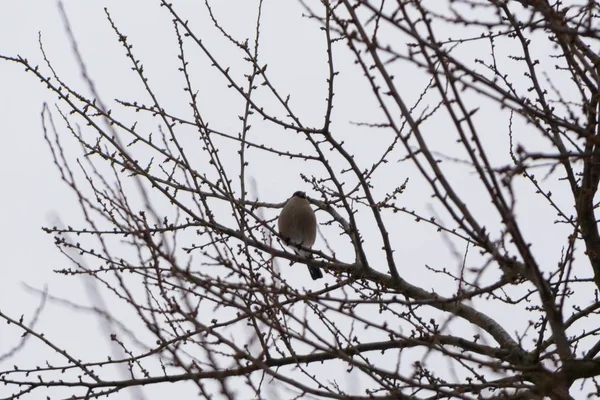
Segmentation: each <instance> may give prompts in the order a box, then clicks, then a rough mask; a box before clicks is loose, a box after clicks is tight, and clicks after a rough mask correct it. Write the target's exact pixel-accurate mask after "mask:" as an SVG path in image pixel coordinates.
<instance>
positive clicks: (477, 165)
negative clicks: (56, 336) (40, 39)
mask: <svg viewBox="0 0 600 400" xmlns="http://www.w3.org/2000/svg"><path fill="white" fill-rule="evenodd" d="M161 5H162V6H163V7H164V9H165V10H166V12H167V13H168V15H169V16H170V17H171V18H172V21H173V31H174V34H175V35H174V37H175V38H176V42H174V44H175V45H176V46H177V48H178V55H177V57H178V62H179V69H178V76H179V79H180V80H179V81H178V82H171V83H169V84H171V85H180V84H181V82H183V85H184V91H183V92H182V93H183V95H185V96H186V102H187V108H186V109H184V110H181V109H178V108H176V107H173V108H170V107H169V106H168V105H167V103H168V101H167V99H164V100H163V99H162V98H161V97H160V96H159V95H158V94H157V91H156V87H157V85H158V83H157V82H153V81H152V79H149V78H148V77H147V75H146V71H145V69H144V65H143V61H142V60H139V59H138V57H137V56H136V53H135V50H134V49H135V48H134V46H133V43H130V40H129V38H128V37H127V32H126V31H127V26H126V25H124V26H121V24H118V23H117V22H115V20H114V19H113V18H112V16H111V14H110V13H109V12H108V11H107V12H106V17H107V20H108V21H109V23H110V24H111V26H112V28H113V30H114V32H115V34H116V38H117V40H118V41H119V42H120V44H121V45H122V48H123V49H124V50H125V52H126V56H127V58H128V59H129V61H130V63H131V67H132V69H133V71H134V72H135V74H136V76H137V77H138V78H139V82H141V83H142V84H143V86H144V88H145V91H146V94H147V96H146V98H147V99H148V100H142V99H138V100H117V101H116V102H115V103H113V104H107V103H105V102H103V101H102V100H101V98H100V95H99V94H98V93H97V88H96V87H95V86H94V80H93V79H92V77H89V76H88V75H87V70H86V68H85V62H84V61H83V60H81V61H80V66H81V68H82V71H83V72H84V76H85V77H86V79H87V82H88V85H87V88H85V89H86V90H87V92H89V93H90V94H89V95H84V94H82V90H81V89H77V88H75V87H73V85H72V84H70V83H69V82H68V80H65V79H64V77H61V76H59V74H58V73H56V72H55V70H54V68H53V63H52V62H51V61H50V59H51V56H50V55H46V53H43V54H44V59H45V60H46V65H45V66H43V67H37V66H36V65H33V64H32V63H30V62H29V61H28V60H27V59H26V58H23V57H17V56H9V55H1V56H0V57H1V59H2V60H4V61H5V62H14V63H17V64H20V65H22V66H24V67H25V69H26V71H27V72H28V73H29V74H33V75H34V76H35V77H36V78H37V79H39V80H41V82H42V83H43V84H44V85H47V87H48V89H49V90H50V91H51V92H53V93H54V94H55V95H57V96H58V97H59V101H58V104H56V105H52V106H45V107H44V109H43V113H42V115H43V122H44V133H45V138H46V140H47V142H48V145H49V148H50V150H51V151H52V155H53V157H54V161H55V165H56V167H57V168H58V170H59V171H60V174H61V177H62V179H63V181H64V182H65V184H66V186H68V187H69V188H70V189H71V190H72V191H73V192H74V193H75V194H76V196H77V199H78V203H79V205H80V207H81V210H82V211H83V214H84V217H85V223H84V224H83V226H68V225H69V222H65V223H66V224H67V226H66V227H61V226H57V227H48V228H45V229H46V231H47V232H48V233H50V234H52V236H53V237H54V240H55V242H56V245H57V247H58V248H59V249H60V251H62V252H64V254H65V255H66V256H67V257H69V258H70V259H71V260H72V261H73V267H72V268H70V269H68V270H62V271H58V272H59V273H62V274H65V275H85V276H89V277H91V278H93V280H94V282H95V283H96V284H97V288H98V290H99V291H100V292H101V293H103V296H109V295H110V296H113V297H116V298H117V299H118V301H119V302H120V304H122V306H123V308H128V309H130V310H133V313H131V317H128V319H127V320H123V319H122V318H120V317H119V314H118V312H116V311H115V312H107V311H106V310H104V309H102V308H101V307H98V308H95V309H94V310H92V311H95V312H97V313H98V314H99V316H101V318H103V319H105V320H106V321H108V324H110V326H111V333H110V338H111V340H112V341H113V342H114V343H115V344H116V345H117V347H118V348H120V350H121V353H117V354H121V355H117V356H113V357H109V358H108V359H98V360H94V361H82V360H81V358H80V357H76V356H74V355H72V354H71V353H70V352H69V350H68V349H61V348H58V347H56V346H55V345H54V344H53V342H52V338H51V337H46V336H44V335H42V334H41V332H37V331H36V330H35V328H34V327H32V325H30V324H29V323H28V322H26V321H23V320H17V319H15V318H12V317H10V316H8V315H6V314H4V313H0V316H1V317H2V318H3V319H4V320H6V321H7V322H10V323H12V324H14V325H13V326H15V327H16V329H20V330H22V331H23V332H24V333H26V334H27V336H26V338H29V339H28V340H29V341H34V340H35V341H39V342H41V343H43V344H44V345H45V346H47V348H48V349H50V350H51V351H52V352H55V353H57V354H58V355H59V361H57V362H55V363H50V362H46V364H44V366H38V367H31V366H23V365H20V364H19V363H17V365H15V367H14V368H13V367H12V366H11V367H10V368H9V367H6V366H7V365H10V364H7V363H8V362H9V360H12V361H14V358H15V354H19V353H18V350H19V349H20V348H21V346H24V345H27V344H28V343H26V342H23V343H22V344H21V345H19V346H17V347H16V348H15V349H14V351H12V352H10V353H7V354H6V355H5V356H4V357H3V358H2V360H3V363H2V365H3V366H5V367H3V368H2V371H1V372H0V382H2V383H3V384H4V385H5V386H6V387H9V388H11V390H12V395H11V396H8V398H10V399H16V398H21V397H22V396H24V395H27V394H29V393H34V395H35V396H36V398H41V396H43V395H45V394H46V393H54V392H52V391H53V390H55V389H65V390H66V391H67V392H68V393H69V395H72V396H73V397H69V398H74V399H75V398H76V399H93V398H103V397H106V396H109V395H112V394H115V393H117V392H120V391H122V390H124V389H127V388H132V387H142V386H146V387H148V386H149V385H152V384H160V383H167V382H188V383H190V384H192V385H195V389H196V391H199V392H200V393H201V395H202V396H203V397H206V398H215V397H222V398H229V399H234V398H250V397H253V398H316V397H320V398H339V399H346V398H352V399H434V398H435V399H446V398H448V399H449V398H453V399H454V398H456V399H479V398H489V399H492V398H494V399H535V398H539V399H542V398H551V399H569V398H572V397H571V396H573V395H574V394H575V393H577V394H580V395H583V394H586V395H590V396H592V395H596V396H599V395H600V386H599V383H598V381H597V379H596V377H597V376H598V375H600V359H599V358H597V353H598V352H599V351H600V339H599V338H598V335H599V334H600V324H598V321H599V317H598V313H599V309H600V302H599V301H598V288H600V233H599V230H598V227H597V221H596V217H595V211H596V208H597V207H598V203H597V200H598V199H597V197H596V193H597V190H598V182H599V180H600V154H599V153H598V152H597V150H596V148H597V146H598V145H599V144H600V127H599V126H598V120H599V117H598V112H599V104H598V103H599V93H600V92H599V86H600V54H599V53H598V45H599V44H600V41H599V40H598V39H599V38H600V36H599V35H600V30H599V26H598V21H597V18H598V15H599V13H600V6H599V5H598V4H597V3H596V2H593V1H580V2H575V1H569V2H565V1H548V0H517V1H508V0H497V1H496V0H490V1H483V0H482V1H477V0H455V1H449V2H444V1H419V0H397V1H385V0H380V1H378V2H370V1H360V0H358V1H346V0H340V1H335V2H330V1H327V0H324V1H321V2H318V1H301V2H300V5H301V6H302V9H303V12H302V15H303V18H305V19H306V20H308V21H309V22H310V23H311V24H313V27H314V29H315V30H320V32H321V34H322V44H323V46H320V47H318V48H315V49H314V52H315V54H320V55H323V54H325V56H326V57H325V60H326V61H325V63H324V64H323V67H324V68H325V69H326V71H327V81H326V84H327V86H326V89H327V90H326V91H327V96H326V99H325V101H324V102H323V107H322V114H321V115H320V116H319V118H321V120H320V121H321V122H318V123H315V122H314V121H316V119H315V118H314V117H310V118H308V117H306V116H303V111H302V110H299V109H298V108H297V107H296V106H295V105H294V99H295V97H294V95H295V94H294V93H291V94H289V95H288V94H287V93H286V91H285V90H284V89H282V88H281V85H282V83H284V82H281V81H279V82H277V81H276V80H274V79H272V78H271V76H272V75H271V74H272V73H273V72H272V71H273V70H272V68H268V65H269V61H270V60H265V59H263V58H262V56H261V52H260V51H259V50H260V46H261V44H262V43H263V41H264V40H265V37H264V34H263V31H262V29H263V24H264V21H263V18H264V16H263V14H264V12H265V9H268V7H269V4H268V2H267V3H265V2H263V1H259V2H258V4H257V8H256V13H255V15H254V16H253V18H256V19H255V21H256V23H255V26H254V32H253V37H250V38H249V39H245V38H243V39H239V38H237V37H236V36H235V35H234V34H233V33H231V31H229V30H228V29H227V28H226V26H227V23H226V22H224V20H226V19H227V16H219V15H217V13H215V12H214V10H213V8H212V7H211V5H210V3H209V2H206V3H205V9H204V10H205V13H206V15H207V16H209V17H210V19H211V21H212V24H213V28H214V31H215V32H218V33H219V34H220V39H219V40H225V42H226V43H228V45H229V47H230V49H231V50H232V51H236V52H237V53H236V54H239V56H240V57H239V63H238V64H237V65H236V66H235V67H233V68H232V67H231V66H229V65H228V64H227V63H226V62H225V61H223V58H222V57H221V54H220V53H219V51H218V50H215V48H214V47H213V46H211V41H210V40H209V39H207V38H204V37H201V36H200V35H199V34H198V32H197V31H196V30H195V29H194V27H193V25H194V24H193V21H192V19H193V16H189V15H182V14H181V13H180V12H179V11H178V8H177V6H176V5H172V4H171V3H168V2H165V1H162V2H161ZM282 34H289V33H288V32H284V33H282ZM73 45H74V48H75V52H76V54H79V53H78V52H77V41H76V40H75V38H73ZM42 51H43V47H42ZM290 51H293V50H292V49H290ZM198 53H201V54H202V57H203V58H200V57H197V56H196V55H197V54H198ZM282 56H284V55H282ZM318 59H319V58H318V56H316V55H315V60H318ZM350 59H351V60H350ZM348 60H350V61H348ZM311 62H315V61H314V60H311ZM201 63H204V64H205V65H209V66H210V67H211V68H212V69H213V71H215V72H217V73H218V74H219V76H220V77H221V78H222V79H223V80H224V82H226V83H225V85H224V86H223V92H224V93H225V92H227V91H228V92H227V93H231V91H233V92H234V93H235V96H236V97H237V102H236V103H233V104H232V106H231V110H230V111H231V115H232V117H235V118H237V119H236V124H237V125H235V126H234V125H230V127H229V128H224V129H222V128H221V127H219V126H218V124H212V123H211V120H212V116H211V115H210V114H209V113H207V112H206V107H205V106H204V107H203V105H202V104H204V102H205V98H203V95H204V94H203V93H202V91H201V90H200V89H199V88H198V87H197V86H196V85H195V83H194V82H196V77H195V75H194V71H197V70H198V68H199V66H198V65H199V64H201ZM290 79H292V78H291V77H290ZM361 85H362V87H364V85H367V87H368V88H369V89H368V91H369V92H370V95H369V96H362V95H360V94H359V93H360V92H359V91H358V89H357V88H358V87H359V86H361ZM340 92H341V93H345V94H344V95H343V98H340V96H339V94H340ZM213 95H214V94H213ZM340 102H341V103H340ZM344 102H346V104H353V105H355V106H357V107H359V108H361V107H372V108H373V109H376V110H377V114H376V115H377V117H376V119H373V120H369V121H364V120H362V121H361V120H356V119H355V115H350V114H349V113H348V112H347V111H346V112H344V111H342V112H336V110H337V108H336V109H334V105H335V106H336V107H337V106H338V105H339V104H343V103H344ZM342 109H343V106H342ZM346 110H347V109H346ZM373 115H375V114H373ZM358 118H360V116H359V117H358ZM231 126H233V128H231ZM251 127H252V129H251ZM266 132H280V133H281V134H280V135H278V136H277V137H274V136H271V135H269V134H267V133H266ZM73 140H75V141H76V142H77V143H78V144H79V145H80V146H81V154H80V156H79V157H78V158H74V157H73V154H71V153H70V152H69V151H67V150H66V148H67V147H66V146H65V145H64V143H65V141H73ZM260 160H262V161H264V162H268V163H270V168H273V169H279V170H285V169H286V168H288V166H289V165H292V164H293V163H296V164H297V163H303V165H305V167H303V170H304V171H306V173H305V174H303V175H302V179H303V180H304V181H305V183H306V186H307V189H308V190H307V192H308V193H309V201H310V202H311V204H312V205H313V206H314V209H315V210H316V211H317V217H318V220H319V222H320V224H321V230H322V231H323V240H322V242H323V243H324V244H325V245H324V246H322V247H321V249H319V248H318V247H315V249H313V250H312V251H311V253H312V254H311V256H310V257H304V256H301V255H296V254H295V253H293V252H290V251H289V250H286V248H285V247H282V244H283V239H285V238H282V237H280V235H279V234H278V232H277V230H276V221H275V220H276V217H277V215H278V212H279V210H280V209H281V207H283V205H284V204H285V199H286V198H287V197H289V196H290V195H291V194H292V193H291V192H290V193H285V194H284V195H282V196H281V198H278V199H271V198H263V197H262V195H261V193H262V192H263V191H264V188H261V186H260V184H258V185H257V184H256V183H255V181H254V180H253V179H254V178H256V177H255V176H254V175H253V172H252V171H253V170H252V169H251V167H250V165H251V164H252V163H257V162H260ZM265 160H267V161H265ZM420 232H424V235H421V233H420ZM415 247H417V248H419V249H420V250H419V251H418V252H416V253H411V254H412V255H411V256H410V257H409V256H408V255H407V254H409V253H410V249H411V248H415ZM432 253H439V254H444V256H443V258H442V259H443V260H445V261H438V262H439V264H438V265H430V264H429V261H428V260H431V258H429V256H430V255H431V254H432ZM438 260H440V259H439V258H438ZM290 263H292V264H294V265H292V269H291V271H292V272H289V271H290V270H288V269H287V268H288V264H290ZM296 264H307V265H309V266H313V267H318V268H321V269H322V270H323V271H324V272H325V274H326V276H327V277H326V279H325V280H320V281H316V282H315V284H313V286H312V287H313V290H306V289H304V288H303V285H302V284H301V282H304V281H302V279H304V278H299V279H295V278H294V279H293V280H291V279H289V277H290V276H299V275H300V274H302V276H303V277H304V276H305V275H307V273H306V269H305V267H302V268H300V266H299V265H296ZM414 271H419V274H418V275H417V274H415V272H414ZM307 282H308V281H307ZM320 282H326V283H323V284H320ZM315 285H316V286H315ZM125 306H127V307H125ZM73 307H77V306H76V305H73ZM116 366H120V367H124V368H125V374H121V375H116V376H115V375H114V374H111V373H109V372H105V371H108V370H110V368H111V367H116ZM346 370H347V371H348V372H350V371H351V372H352V374H353V375H352V377H353V378H352V379H356V380H358V381H359V382H360V385H361V386H362V388H361V390H360V391H356V392H349V391H348V389H347V388H344V387H343V385H341V384H340V383H339V382H338V381H337V379H339V378H334V377H339V376H343V372H342V371H346ZM340 372H342V375H336V374H338V373H340ZM62 393H64V392H62ZM116 396H119V395H118V394H117V395H116ZM139 396H142V394H139Z"/></svg>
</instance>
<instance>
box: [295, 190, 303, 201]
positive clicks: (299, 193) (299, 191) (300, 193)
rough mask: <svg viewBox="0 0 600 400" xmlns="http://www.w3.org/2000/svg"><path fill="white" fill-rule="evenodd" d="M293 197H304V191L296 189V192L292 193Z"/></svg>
mask: <svg viewBox="0 0 600 400" xmlns="http://www.w3.org/2000/svg"><path fill="white" fill-rule="evenodd" d="M294 197H300V198H301V199H305V198H306V193H305V192H303V191H301V190H298V191H297V192H295V193H294Z"/></svg>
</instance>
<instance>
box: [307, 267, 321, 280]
mask: <svg viewBox="0 0 600 400" xmlns="http://www.w3.org/2000/svg"><path fill="white" fill-rule="evenodd" d="M307 267H308V271H309V272H310V277H311V278H313V281H316V280H317V279H321V278H322V277H323V272H322V271H321V268H319V267H313V266H311V265H307Z"/></svg>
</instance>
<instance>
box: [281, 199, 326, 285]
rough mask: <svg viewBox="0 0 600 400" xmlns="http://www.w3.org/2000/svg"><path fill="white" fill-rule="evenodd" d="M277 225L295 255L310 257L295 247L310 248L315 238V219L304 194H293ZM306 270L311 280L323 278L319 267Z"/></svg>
mask: <svg viewBox="0 0 600 400" xmlns="http://www.w3.org/2000/svg"><path fill="white" fill-rule="evenodd" d="M277 225H278V226H279V234H280V235H281V236H282V237H283V238H284V239H285V241H286V243H287V244H288V245H290V247H292V248H293V249H294V252H295V253H296V254H299V255H301V256H304V257H306V256H309V255H310V253H308V252H307V251H305V250H302V249H300V248H298V247H296V246H302V247H307V248H311V247H312V245H313V244H314V243H315V238H316V237H317V218H316V217H315V212H314V211H313V210H312V208H311V207H310V203H309V202H308V200H306V193H304V192H296V193H294V195H293V196H292V197H291V198H290V199H289V200H288V201H287V203H285V206H284V207H283V210H281V214H279V219H278V221H277ZM308 270H309V271H310V276H311V277H312V278H313V280H314V279H319V278H322V277H323V273H322V272H321V269H320V268H319V267H312V266H310V265H308Z"/></svg>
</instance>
